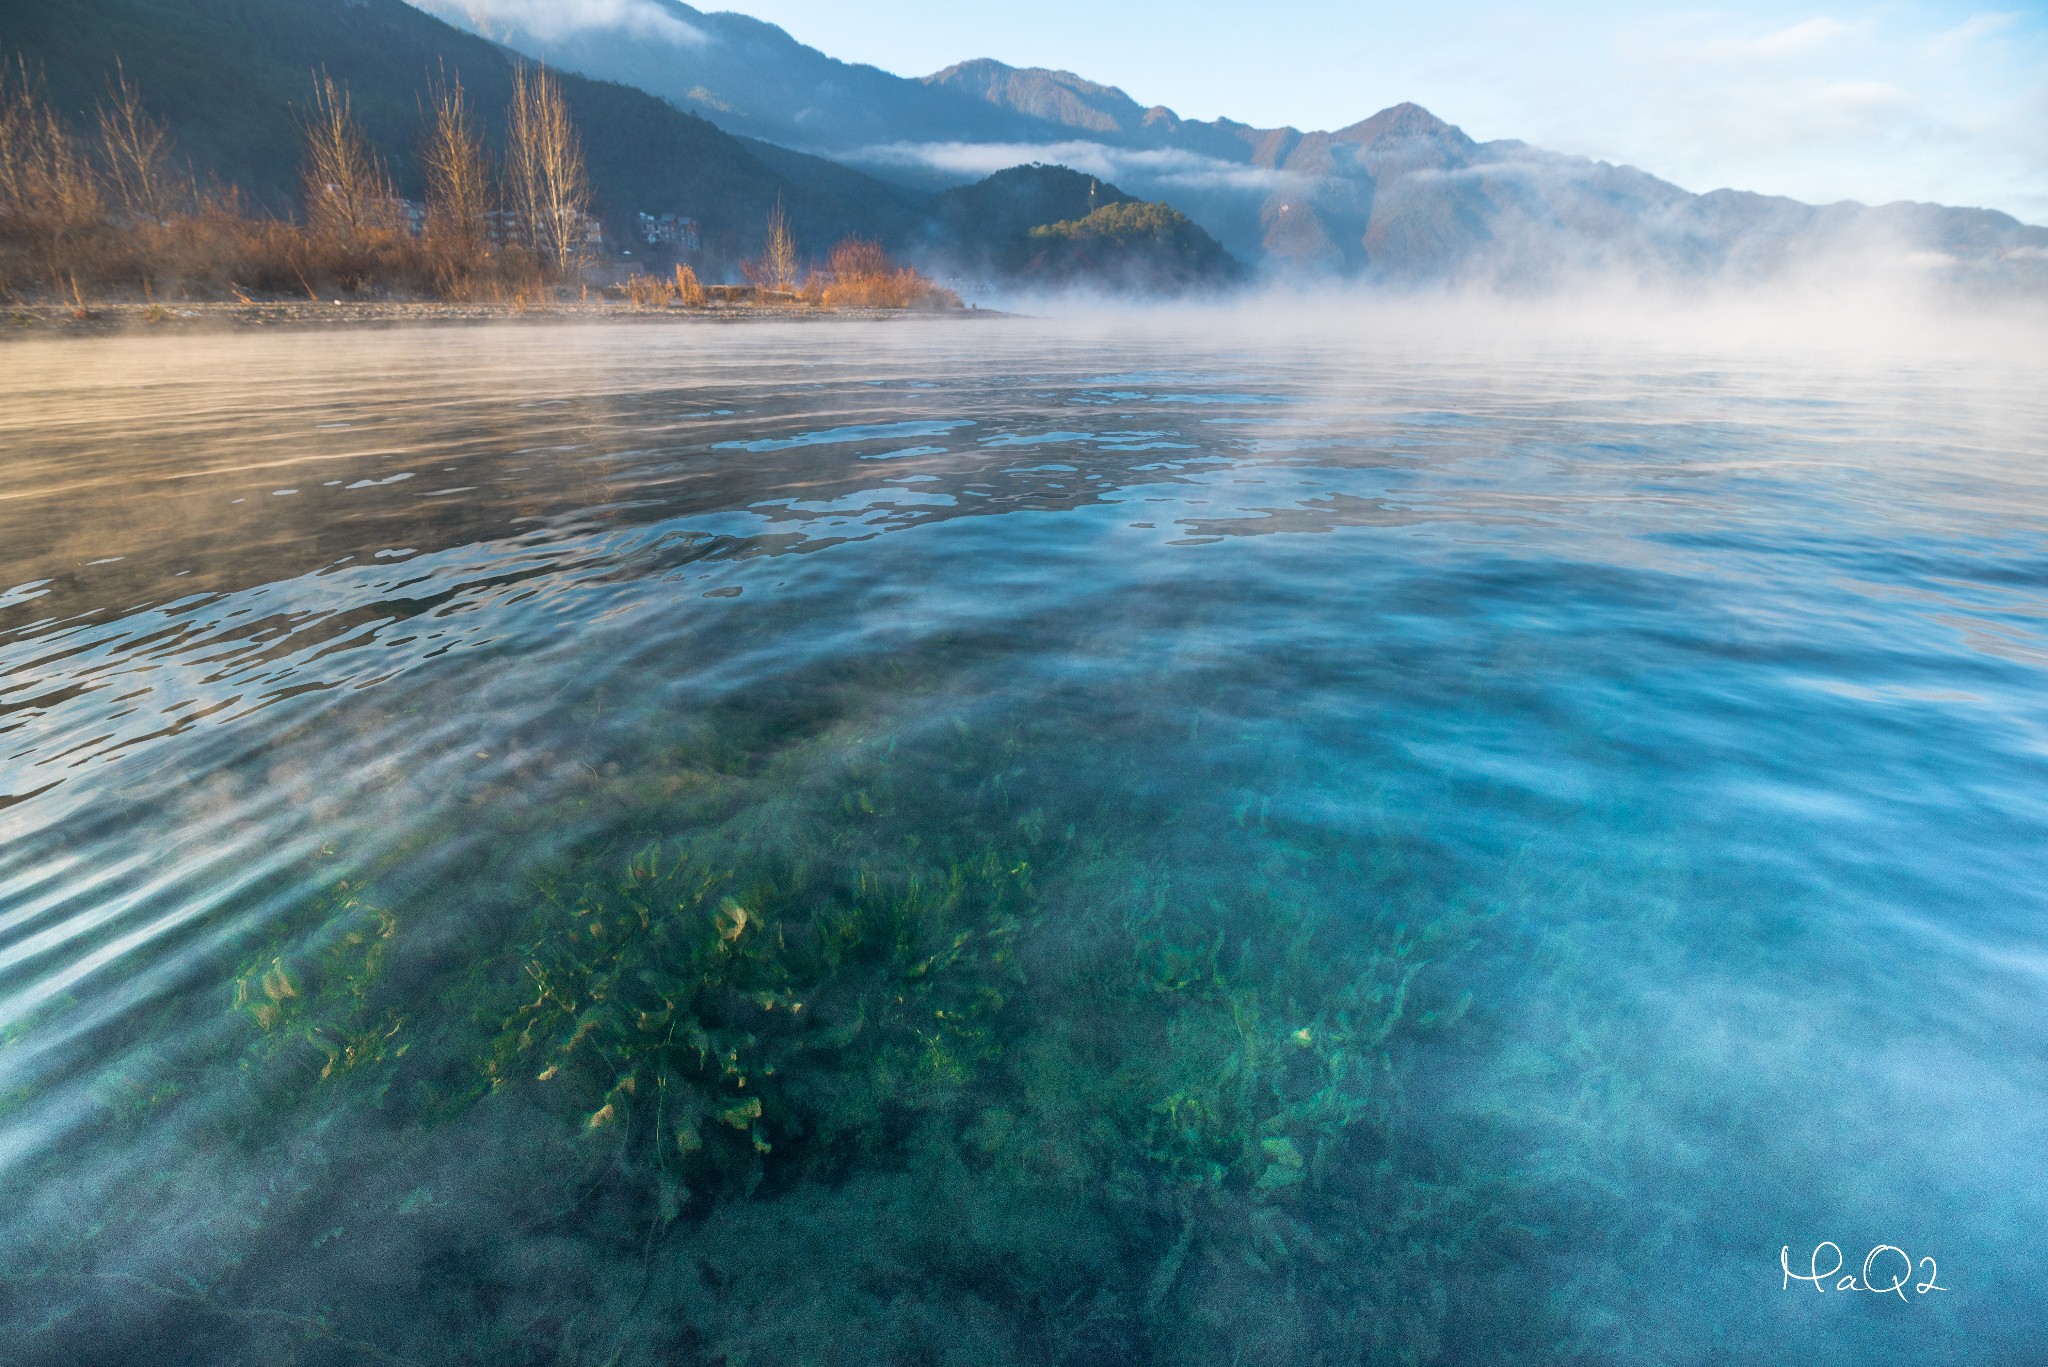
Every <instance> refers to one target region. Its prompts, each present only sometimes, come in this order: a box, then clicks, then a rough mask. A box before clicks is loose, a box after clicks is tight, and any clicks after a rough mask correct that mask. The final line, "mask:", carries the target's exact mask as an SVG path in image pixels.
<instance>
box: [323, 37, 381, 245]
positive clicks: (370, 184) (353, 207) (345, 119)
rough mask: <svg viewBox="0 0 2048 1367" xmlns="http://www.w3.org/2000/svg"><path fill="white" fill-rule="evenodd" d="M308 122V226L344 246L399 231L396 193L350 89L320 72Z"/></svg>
mask: <svg viewBox="0 0 2048 1367" xmlns="http://www.w3.org/2000/svg"><path fill="white" fill-rule="evenodd" d="M304 121H305V130H306V165H305V171H304V175H305V180H306V221H307V224H308V226H309V227H311V228H312V229H313V231H314V232H316V233H319V234H322V235H323V236H328V237H332V238H335V239H337V240H339V241H342V242H361V241H363V240H364V239H366V238H368V237H371V236H374V235H375V234H377V233H379V232H388V231H390V230H391V229H392V228H394V227H396V226H397V195H396V194H395V192H394V191H393V190H392V188H391V179H390V177H389V176H387V175H385V173H384V167H383V165H382V163H380V162H379V161H378V160H377V158H376V156H375V155H374V154H373V153H372V152H371V151H370V143H369V139H368V138H366V137H365V136H364V135H363V130H362V126H361V125H360V124H358V123H357V122H356V119H355V111H354V108H353V107H352V105H351V103H350V100H349V93H348V88H347V87H346V86H340V85H336V84H335V81H334V78H333V77H332V76H329V75H328V74H327V73H326V72H324V71H323V72H321V73H320V77H319V79H318V80H317V81H315V82H314V85H313V107H312V108H311V109H310V110H308V111H307V112H306V114H305V120H304Z"/></svg>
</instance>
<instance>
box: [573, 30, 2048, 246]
mask: <svg viewBox="0 0 2048 1367" xmlns="http://www.w3.org/2000/svg"><path fill="white" fill-rule="evenodd" d="M571 2H572V3H573V2H574V0H571ZM699 8H703V9H715V8H733V9H737V10H739V11H741V12H743V13H747V14H752V15H754V16H756V17H757V18H761V19H766V20H768V21H769V22H771V23H775V24H779V25H781V26H782V27H783V28H785V29H787V30H789V32H790V33H792V34H793V35H795V36H796V37H797V38H798V39H800V40H801V41H803V42H806V43H808V44H810V45H811V46H813V47H816V48H820V49H822V50H824V51H825V52H827V53H830V54H831V55H832V56H835V57H840V58H843V59H845V60H848V61H858V62H868V63H872V64H873V65H875V66H879V67H882V68H883V69H885V70H888V71H893V72H896V73H898V74H901V75H912V76H915V75H925V74H927V73H929V72H932V71H936V70H938V69H940V68H941V67H944V66H948V65H950V64H951V63H953V62H956V61H961V60H964V59H966V58H970V57H995V58H997V59H999V60H1001V61H1005V62H1008V63H1010V64H1011V65H1013V66H1049V67H1056V68H1062V69H1065V70H1069V71H1074V72H1078V73H1079V74H1081V75H1083V76H1086V77H1088V78H1089V79H1091V80H1096V81H1101V82H1103V83H1105V84H1108V85H1116V86H1121V87H1122V88H1123V89H1124V90H1126V91H1128V92H1129V93H1130V94H1131V95H1132V96H1133V97H1134V98H1135V99H1137V100H1139V101H1140V102H1141V103H1144V104H1163V105H1168V106H1170V107H1172V108H1173V109H1175V110H1176V111H1178V112H1179V113H1181V114H1182V115H1184V116H1189V117H1196V118H1214V117H1217V116H1218V115H1228V116H1229V117H1231V118H1234V119H1239V120H1242V121H1244V122H1247V123H1252V124H1257V125H1260V126H1277V125H1280V124H1292V125H1294V126H1295V127H1297V128H1304V129H1308V128H1339V127H1342V126H1343V125H1345V124H1348V123H1354V122H1356V121H1357V120H1359V119H1361V118H1364V117H1365V116H1366V115H1368V114H1371V113H1373V112H1374V111H1376V110H1379V109H1382V108H1384V107H1386V106H1387V105H1390V104H1396V103H1399V102H1400V101H1403V100H1413V101H1415V102H1416V103H1418V104H1422V105H1426V106H1427V107H1428V108H1429V109H1430V110H1432V111H1433V112H1434V113H1436V114H1437V115H1439V116H1440V117H1442V118H1445V119H1447V120H1449V121H1450V122H1452V123H1455V124H1458V125H1460V126H1461V127H1463V128H1464V129H1465V131H1466V132H1468V133H1470V134H1471V135H1472V136H1474V137H1476V138H1480V139H1482V140H1485V139H1492V138H1521V139H1523V140H1524V141H1527V142H1531V143H1535V144H1537V145H1538V146H1541V147H1546V148H1550V149H1552V150H1554V151H1559V152H1570V153H1577V154H1580V155H1584V156H1590V157H1596V158H1599V159H1601V160H1605V161H1615V162H1624V163H1628V164H1631V165H1634V166H1639V167H1641V168H1642V169H1644V170H1647V171H1650V172H1652V173H1653V174H1656V175H1659V176H1661V177H1663V178H1664V179H1666V180H1669V181H1674V182H1676V183H1677V184H1679V185H1681V186H1683V187H1685V188H1686V189H1688V190H1694V191H1706V190H1712V189H1717V188H1720V187H1722V186H1729V187H1733V188H1736V189H1743V190H1756V191H1761V192H1764V193H1768V194H1784V195H1791V196H1793V197H1795V198H1798V199H1803V200H1808V201H1811V202H1828V201H1832V200H1836V199H1858V200H1862V201H1865V202H1867V203H1885V202H1889V201H1891V200H1896V199H1917V200H1932V201H1936V202H1940V203H1945V204H1960V205H1972V206H1982V207H1987V208H1995V209H2003V210H2005V211H2006V212H2008V213H2011V214H2014V215H2016V216H2017V217H2019V218H2022V219H2024V220H2026V221H2028V222H2031V223H2039V224H2048V0H1991V2H1990V3H1989V4H1971V3H1967V2H1966V3H1943V2H1942V0H1895V2H1894V3H1884V4H1850V5H1843V6H1839V7H1825V6H1822V7H1817V6H1814V5H1811V4H1802V3H1797V2H1796V0H1795V2H1794V3H1744V4H1730V5H1705V6H1696V5H1684V4H1676V5H1674V4H1660V3H1655V0H1649V2H1648V3H1640V2H1639V3H1633V4H1624V3H1610V2H1609V0H1578V2H1577V3H1573V2H1572V0H1553V2H1552V3H1548V4H1541V5H1526V4H1525V5H1501V4H1497V3H1488V2H1487V0H1434V3H1431V4H1426V5H1425V4H1417V3H1415V2H1414V0H1404V3H1399V4H1388V3H1379V2H1378V0H1266V3H1264V4H1262V5H1254V4H1249V3H1246V0H1234V3H1229V4H1225V3H1224V2H1223V0H1175V3H1173V4H1171V5H1168V4H1165V3H1161V2H1160V0H1153V2H1152V3H1132V2H1130V0H1031V3H1029V4H1001V3H993V2H992V0H974V2H973V3H962V0H738V2H737V3H734V4H731V5H729V6H720V5H717V4H715V3H702V2H701V0H700V4H699Z"/></svg>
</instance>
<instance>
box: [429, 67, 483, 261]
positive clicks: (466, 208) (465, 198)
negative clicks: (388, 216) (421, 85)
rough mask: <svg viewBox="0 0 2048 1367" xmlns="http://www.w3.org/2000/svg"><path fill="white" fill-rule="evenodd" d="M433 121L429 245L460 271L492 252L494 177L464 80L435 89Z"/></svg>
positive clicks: (430, 137)
mask: <svg viewBox="0 0 2048 1367" xmlns="http://www.w3.org/2000/svg"><path fill="white" fill-rule="evenodd" d="M433 99H434V110H433V121H432V123H431V124H430V125H429V126H428V129H427V137H426V145H425V147H424V148H422V149H421V153H420V169H421V170H422V171H423V172H424V173H425V175H426V181H427V242H428V243H429V245H431V246H432V247H433V248H434V249H435V250H436V251H437V252H438V253H440V254H441V256H442V257H443V258H444V260H445V261H446V263H447V265H448V267H449V268H450V269H452V270H454V271H456V272H458V273H466V272H468V271H470V270H473V269H475V267H476V266H477V265H478V264H479V263H481V262H482V260H483V259H484V256H485V255H486V254H487V253H488V252H489V250H490V211H491V204H490V188H491V187H490V175H489V172H488V170H487V168H486V166H485V162H484V140H483V136H482V135H481V134H480V133H478V132H477V128H476V121H475V119H474V118H473V117H472V116H471V114H470V111H469V100H468V96H467V94H466V93H465V92H464V91H463V88H462V78H461V76H460V75H457V76H456V77H455V79H454V80H453V81H449V80H447V79H445V77H444V79H443V80H442V81H441V82H439V83H438V84H436V85H435V87H434V91H433Z"/></svg>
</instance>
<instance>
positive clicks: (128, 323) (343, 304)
mask: <svg viewBox="0 0 2048 1367" xmlns="http://www.w3.org/2000/svg"><path fill="white" fill-rule="evenodd" d="M1014 316H1015V315H1013V314H1008V313H1004V312H1001V311H999V310H996V309H979V308H962V309H946V310H943V311H926V310H916V309H827V308H819V307H812V306H804V307H793V308H792V307H763V306H760V305H755V304H706V305H704V306H702V307H698V308H689V307H685V306H682V305H674V306H667V307H660V308H646V307H636V306H634V305H632V304H629V303H625V302H622V301H618V300H603V301H592V302H588V303H583V302H575V303H545V304H525V305H520V304H453V303H443V302H437V301H406V300H378V301H374V302H366V301H339V302H336V303H314V302H313V301H311V300H305V299H299V300H271V301H265V302H250V303H225V304H224V303H215V302H208V303H181V304H150V303H134V302H123V303H110V304H91V305H88V306H87V307H85V308H83V309H80V308H77V307H75V306H73V305H69V304H17V305H13V306H10V307H9V308H7V310H6V313H5V318H4V324H0V339H4V340H28V339H31V338H52V337H119V336H137V335H144V336H146V335H151V334H165V333H177V334H181V335H188V334H193V333H234V332H252V331H257V330H259V329H260V330H265V331H288V332H315V331H330V330H338V329H351V330H356V329H377V328H396V327H418V326H427V327H480V326H488V325H493V324H505V323H517V324H524V325H530V326H549V325H561V324H568V323H612V322H659V323H670V324H692V323H694V324H707V323H711V324H735V323H766V322H814V323H829V322H869V323H872V322H896V321H911V320H916V321H928V320H939V319H955V318H972V319H982V318H987V319H997V318H1009V317H1014Z"/></svg>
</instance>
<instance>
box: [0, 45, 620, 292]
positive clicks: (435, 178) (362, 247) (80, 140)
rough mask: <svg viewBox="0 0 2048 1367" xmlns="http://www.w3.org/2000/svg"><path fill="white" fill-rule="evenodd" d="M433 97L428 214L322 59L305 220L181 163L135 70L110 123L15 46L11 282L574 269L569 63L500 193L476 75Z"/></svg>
mask: <svg viewBox="0 0 2048 1367" xmlns="http://www.w3.org/2000/svg"><path fill="white" fill-rule="evenodd" d="M431 101H432V110H431V115H430V117H429V119H428V127H427V133H426V136H425V139H424V145H423V147H422V149H421V158H420V159H421V164H422V167H423V169H424V171H425V176H426V181H427V198H426V205H425V221H424V223H421V224H418V225H415V224H413V223H410V222H408V211H407V206H406V204H405V202H404V201H403V200H401V199H400V198H399V197H398V194H397V191H396V189H395V188H394V186H393V185H392V182H391V178H390V176H389V174H388V173H387V172H386V171H385V169H384V166H383V164H382V162H381V161H380V160H379V159H378V157H377V155H376V153H375V152H374V151H373V150H372V148H371V147H370V145H369V141H368V139H367V137H366V136H365V135H364V133H363V131H362V127H361V125H360V124H359V122H358V121H357V119H356V117H355V113H354V109H353V107H352V104H351V100H350V96H349V92H348V89H347V87H346V86H345V85H342V84H340V83H339V82H336V81H335V80H333V79H332V78H331V77H329V76H327V75H326V74H324V73H322V74H319V75H317V76H316V77H315V78H314V80H313V87H312V97H311V99H310V101H309V103H308V104H307V106H306V108H305V109H304V110H303V111H302V114H301V118H302V132H303V135H304V143H305V149H306V158H305V165H304V172H303V174H304V185H305V203H304V210H305V213H304V219H303V221H302V222H299V223H292V222H286V221H280V220H277V219H272V218H265V217H260V216H257V215H255V214H252V213H250V212H249V211H248V210H247V208H246V207H245V205H244V203H243V201H242V198H241V195H240V194H239V192H238V191H236V190H235V189H234V188H233V187H221V186H212V187H202V186H201V185H199V184H198V183H197V181H196V180H194V179H193V178H192V177H190V176H189V175H186V176H180V175H179V174H177V173H176V172H175V171H174V170H173V163H172V160H171V137H170V133H169V130H167V129H166V128H165V127H164V126H163V125H162V124H160V123H158V122H157V121H155V120H154V119H152V118H151V117H150V116H149V114H148V113H147V112H146V110H145V108H144V106H143V103H142V96H141V93H140V92H139V91H138V90H137V89H136V88H135V87H134V86H133V84H131V83H130V82H129V81H128V79H127V77H126V75H125V74H124V73H121V72H119V71H118V70H117V72H116V74H115V76H114V77H113V78H112V79H111V80H110V81H109V83H108V90H107V98H106V100H105V101H104V102H103V103H102V104H101V106H100V109H99V117H98V121H97V128H96V130H94V133H95V134H96V136H95V135H85V134H80V133H79V132H77V131H75V130H74V129H72V128H71V127H70V126H69V125H68V124H67V123H66V121H65V120H64V119H63V117H62V116H61V115H60V114H59V113H58V112H57V111H56V109H55V108H54V107H52V105H51V104H50V102H49V100H48V99H47V97H46V96H45V95H44V93H43V90H42V87H41V82H40V81H39V80H38V79H37V76H36V74H35V73H34V72H33V71H32V70H31V69H30V68H29V67H28V65H27V64H26V63H25V62H22V61H19V60H17V61H15V62H14V63H12V64H10V65H7V66H6V67H5V68H4V69H0V295H4V296H5V297H6V298H8V299H9V300H11V301H13V302H16V303H28V302H31V301H34V300H38V299H52V298H61V299H67V300H73V301H75V302H76V304H77V306H78V307H79V308H80V309H81V310H83V309H85V308H86V306H87V299H88V297H93V298H104V297H107V296H109V295H113V296H116V297H133V296H136V295H140V296H142V297H144V298H148V299H155V298H158V297H167V298H186V299H229V298H233V299H238V300H242V301H248V300H251V299H252V298H256V297H262V296H277V295H296V296H300V297H306V298H311V299H314V300H320V299H328V298H333V297H335V296H337V295H349V296H363V295H377V296H383V297H411V298H443V299H453V300H462V301H487V302H505V303H516V302H518V301H520V300H525V299H533V300H539V299H541V298H545V297H547V296H548V295H549V294H551V293H552V292H553V291H554V290H556V289H557V288H559V287H560V286H562V285H565V284H571V283H573V282H574V281H575V279H576V277H577V275H578V273H579V271H580V269H581V268H582V266H583V264H584V256H585V244H586V241H587V239H588V236H589V227H588V225H589V224H590V222H591V220H590V217H589V190H588V187H587V184H586V182H585V179H584V176H583V170H582V150H581V146H580V143H579V142H578V139H577V135H576V131H575V129H574V127H573V126H572V125H571V124H570V122H569V118H568V113H567V109H566V106H565V105H564V104H563V102H562V99H561V94H560V90H559V88H558V87H557V85H556V84H555V82H554V80H553V79H552V78H551V77H550V76H548V75H547V73H546V72H534V73H531V74H527V73H522V75H521V78H520V81H519V84H518V91H517V96H516V98H515V101H514V105H513V108H512V110H511V112H510V123H511V126H512V129H513V138H512V146H511V152H510V156H509V157H508V164H507V167H506V174H505V176H504V177H503V179H504V181H505V183H506V187H507V189H506V192H505V193H502V194H499V193H494V186H493V184H492V181H493V179H494V177H493V175H492V168H491V165H490V159H489V156H488V153H487V152H486V151H485V148H484V143H483V138H482V136H481V134H480V133H479V132H478V130H477V126H476V120H475V118H474V116H473V114H472V112H471V110H470V107H469V104H468V99H467V96H466V94H465V92H464V91H463V88H462V84H461V82H460V80H459V79H453V78H444V79H443V80H442V81H440V82H438V83H437V84H436V86H435V87H434V89H433V90H432V92H431ZM500 203H502V204H504V205H505V206H506V207H505V208H504V209H503V210H502V211H501V210H499V209H498V208H497V205H498V204H500ZM416 229H417V230H416Z"/></svg>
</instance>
